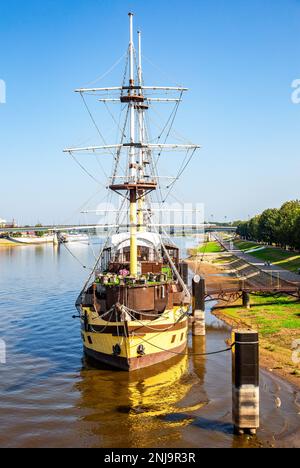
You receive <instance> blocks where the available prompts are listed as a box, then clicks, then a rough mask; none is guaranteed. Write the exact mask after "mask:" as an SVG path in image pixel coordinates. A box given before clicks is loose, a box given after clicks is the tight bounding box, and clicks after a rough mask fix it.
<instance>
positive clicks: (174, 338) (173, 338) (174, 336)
mask: <svg viewBox="0 0 300 468" xmlns="http://www.w3.org/2000/svg"><path fill="white" fill-rule="evenodd" d="M175 340H176V335H173V336H172V341H171V343H175Z"/></svg>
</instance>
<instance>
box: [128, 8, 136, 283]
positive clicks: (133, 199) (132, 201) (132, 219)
mask: <svg viewBox="0 0 300 468" xmlns="http://www.w3.org/2000/svg"><path fill="white" fill-rule="evenodd" d="M129 21H130V43H129V66H130V76H129V95H130V96H132V94H133V92H134V91H133V88H134V55H133V54H134V44H133V14H132V13H129ZM129 106H130V144H131V146H130V150H129V152H130V158H129V159H130V164H129V173H130V182H131V183H132V184H133V187H132V188H131V189H130V190H129V193H130V275H131V276H133V277H136V276H137V205H136V203H137V190H136V187H135V186H134V185H135V184H136V182H137V179H136V175H137V171H136V167H137V164H136V160H135V146H134V144H135V103H134V100H130V102H129Z"/></svg>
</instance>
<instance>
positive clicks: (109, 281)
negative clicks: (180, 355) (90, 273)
mask: <svg viewBox="0 0 300 468" xmlns="http://www.w3.org/2000/svg"><path fill="white" fill-rule="evenodd" d="M137 245H138V275H137V277H136V278H134V277H131V275H130V234H129V233H122V234H116V235H114V236H112V238H111V240H110V243H109V245H108V246H107V247H106V249H105V250H104V252H103V256H102V263H101V269H100V270H99V271H96V275H95V281H94V282H93V284H92V285H91V286H90V288H89V289H88V291H87V293H86V294H85V295H84V297H83V298H82V299H83V301H84V304H83V307H84V306H91V307H92V308H93V309H94V311H96V312H97V313H98V314H99V316H102V315H103V314H105V313H106V312H107V311H109V310H111V309H112V308H114V307H115V306H116V305H117V306H118V307H119V309H120V311H119V314H118V312H117V308H118V307H117V308H116V315H120V314H121V312H122V310H121V309H122V306H125V307H126V308H127V309H128V310H130V313H131V314H133V316H134V318H135V319H139V320H146V319H147V320H154V319H155V318H157V316H158V315H160V314H162V313H164V312H165V311H166V310H169V309H170V310H172V309H173V308H174V307H176V306H178V307H180V306H183V305H185V304H186V297H185V291H184V288H183V285H182V282H181V281H179V280H178V277H176V274H175V271H174V268H173V266H175V268H176V269H177V270H178V271H179V272H180V273H181V274H183V271H184V270H185V272H187V265H185V264H180V260H179V249H178V248H177V247H176V246H175V245H174V244H172V243H169V244H165V243H164V248H163V247H162V240H161V237H160V235H158V234H154V233H149V232H145V233H138V234H137ZM113 315H114V316H115V314H113ZM119 318H120V317H119ZM119 318H118V317H116V316H115V317H114V320H115V321H118V320H119Z"/></svg>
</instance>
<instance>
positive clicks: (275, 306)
mask: <svg viewBox="0 0 300 468" xmlns="http://www.w3.org/2000/svg"><path fill="white" fill-rule="evenodd" d="M251 304H252V308H251V309H250V310H248V309H243V308H242V307H236V308H228V309H224V310H222V313H224V314H225V315H227V316H228V317H230V318H232V319H234V320H242V321H243V322H245V323H247V324H248V325H249V326H251V327H253V326H254V327H257V328H258V329H259V331H260V333H261V335H262V336H272V335H274V334H278V333H281V334H285V333H287V334H288V331H289V330H297V331H298V333H299V331H300V303H299V302H298V301H296V300H295V299H294V298H292V297H287V296H279V297H273V296H264V295H262V296H251Z"/></svg>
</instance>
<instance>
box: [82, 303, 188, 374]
mask: <svg viewBox="0 0 300 468" xmlns="http://www.w3.org/2000/svg"><path fill="white" fill-rule="evenodd" d="M187 310H188V308H184V310H183V308H182V307H176V308H174V309H173V310H169V311H167V312H165V313H164V314H162V315H161V316H160V317H159V318H158V319H157V320H153V321H129V322H123V323H122V322H119V323H114V322H110V323H108V322H105V321H102V320H100V321H99V320H97V319H96V318H94V320H89V321H88V322H87V321H85V320H84V319H83V320H82V330H81V335H82V340H83V346H84V352H85V354H86V356H87V357H89V358H91V359H92V360H93V361H96V362H97V363H100V364H105V365H108V366H110V367H112V368H115V369H120V370H123V371H135V370H137V369H143V368H146V367H150V366H153V365H155V364H158V363H161V362H164V361H167V360H169V359H171V358H174V357H175V356H178V355H184V354H186V353H185V349H186V347H187V340H188V319H187V316H186V313H187Z"/></svg>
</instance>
